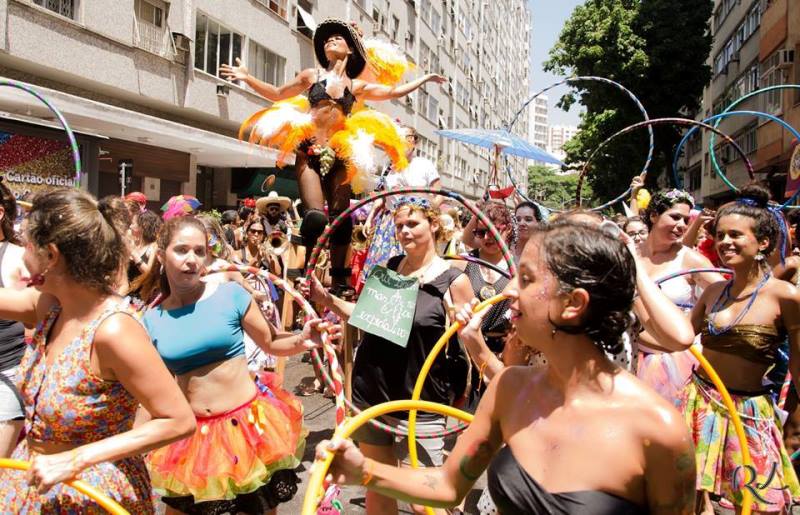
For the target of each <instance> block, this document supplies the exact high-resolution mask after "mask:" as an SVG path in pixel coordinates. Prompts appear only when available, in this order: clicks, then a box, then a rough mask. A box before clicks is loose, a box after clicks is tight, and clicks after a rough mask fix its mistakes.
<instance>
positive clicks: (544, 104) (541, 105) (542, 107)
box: [528, 95, 550, 150]
mask: <svg viewBox="0 0 800 515" xmlns="http://www.w3.org/2000/svg"><path fill="white" fill-rule="evenodd" d="M549 110H550V107H549V104H548V98H547V95H539V96H538V97H536V98H535V99H534V100H533V103H532V104H531V105H530V106H529V107H528V140H529V141H531V142H532V143H533V144H534V145H536V146H537V147H539V148H541V149H543V150H547V146H548V144H549V141H548V135H547V129H548V126H549V124H550V115H549Z"/></svg>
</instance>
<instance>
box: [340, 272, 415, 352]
mask: <svg viewBox="0 0 800 515" xmlns="http://www.w3.org/2000/svg"><path fill="white" fill-rule="evenodd" d="M417 293H419V281H417V279H416V278H413V277H405V276H403V275H400V274H398V273H397V272H395V271H393V270H389V269H388V268H386V267H383V266H376V267H374V268H373V269H372V272H370V274H369V278H368V279H367V282H366V284H364V289H363V290H362V291H361V296H360V297H359V298H358V302H357V303H356V306H355V308H354V309H353V314H352V315H351V316H350V325H352V326H353V327H357V328H359V329H361V330H362V331H366V332H368V333H370V334H374V335H375V336H380V337H381V338H384V339H386V340H389V341H390V342H392V343H394V344H396V345H399V346H401V347H405V346H406V345H408V337H409V335H410V334H411V325H412V324H413V323H414V311H416V307H417Z"/></svg>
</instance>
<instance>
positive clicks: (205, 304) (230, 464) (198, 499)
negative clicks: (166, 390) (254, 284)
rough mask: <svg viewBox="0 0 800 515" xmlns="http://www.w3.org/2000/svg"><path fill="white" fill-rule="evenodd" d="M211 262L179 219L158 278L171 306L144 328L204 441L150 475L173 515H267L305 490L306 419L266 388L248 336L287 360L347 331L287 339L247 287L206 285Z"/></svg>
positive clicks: (162, 457) (163, 458)
mask: <svg viewBox="0 0 800 515" xmlns="http://www.w3.org/2000/svg"><path fill="white" fill-rule="evenodd" d="M207 252H208V237H207V234H206V230H205V227H204V226H203V224H202V223H201V222H200V221H199V220H197V219H195V218H194V217H191V216H185V217H179V218H173V219H170V220H169V221H168V222H167V223H166V224H165V225H164V228H163V230H162V232H161V234H160V235H159V240H158V252H157V254H156V255H157V258H158V261H159V263H160V268H161V270H156V267H153V272H152V273H153V274H159V275H160V282H161V293H162V295H164V301H163V302H162V303H161V304H160V305H159V306H157V307H154V308H151V309H149V310H148V311H147V312H146V313H145V315H144V324H145V327H147V330H148V332H149V333H150V337H151V338H152V340H153V343H154V345H155V346H156V349H157V350H158V353H159V354H160V355H161V357H162V359H163V360H164V362H165V363H166V364H167V367H168V368H169V369H170V370H171V371H172V373H174V374H175V376H176V378H177V381H178V385H179V386H180V387H181V389H182V391H183V393H184V394H185V395H186V398H187V399H188V401H189V405H190V406H191V407H192V410H193V411H194V413H195V417H196V419H197V431H196V432H195V434H194V435H193V436H192V437H190V438H187V439H185V440H181V441H179V442H176V443H174V444H172V445H169V446H167V447H162V448H161V449H158V450H157V451H155V452H153V453H152V454H151V455H150V457H149V460H148V467H149V470H150V476H151V478H152V480H153V486H154V488H155V489H156V491H158V492H159V493H160V494H162V495H163V500H164V502H165V503H166V504H167V505H168V506H170V507H171V509H174V510H179V511H180V512H184V513H199V514H203V513H223V512H230V513H252V514H256V513H258V514H260V513H265V512H267V511H268V510H273V509H274V508H275V507H276V506H277V505H278V504H279V503H281V502H285V501H288V500H289V499H291V498H292V496H293V495H294V493H295V492H296V490H297V486H296V483H297V481H298V480H297V476H296V475H295V473H294V471H293V469H294V468H295V467H296V466H297V465H298V464H299V463H300V458H301V457H302V451H303V447H304V444H305V436H304V431H303V427H302V424H303V413H302V405H301V404H300V403H299V402H298V401H297V400H296V399H295V398H293V397H292V396H291V395H290V394H288V393H287V392H285V391H283V390H282V389H280V388H279V387H277V386H276V385H273V384H267V385H262V386H264V387H263V388H257V386H256V384H255V383H254V382H253V380H252V379H251V377H250V374H249V372H248V369H247V361H246V358H245V355H244V333H247V334H248V335H249V336H250V337H251V338H253V340H254V341H256V342H257V343H258V344H259V345H260V346H261V347H262V348H263V349H264V350H265V351H266V352H269V353H271V354H275V355H279V356H288V355H292V354H296V353H298V352H302V351H305V350H308V349H310V348H313V347H315V346H317V345H318V344H319V343H320V336H321V332H322V331H328V332H329V333H331V334H332V335H333V336H337V335H338V330H339V327H338V326H335V327H329V326H328V324H326V323H323V322H321V321H320V320H312V321H309V322H306V324H305V326H304V328H303V331H302V333H300V334H298V335H294V334H291V333H286V332H282V331H278V330H277V329H276V328H275V327H273V326H272V325H271V324H269V323H268V322H267V321H266V320H265V319H264V317H263V315H262V314H261V311H260V310H259V308H258V306H257V305H256V303H255V301H253V300H252V299H251V297H250V295H249V294H248V293H247V291H245V289H244V288H242V287H241V286H240V285H238V284H236V283H234V282H227V283H221V284H220V283H217V282H213V283H207V282H205V281H201V276H202V274H203V272H204V263H205V261H206V257H207ZM333 333H337V334H333ZM173 513H174V511H173Z"/></svg>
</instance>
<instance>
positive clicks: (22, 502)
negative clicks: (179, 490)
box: [0, 302, 155, 515]
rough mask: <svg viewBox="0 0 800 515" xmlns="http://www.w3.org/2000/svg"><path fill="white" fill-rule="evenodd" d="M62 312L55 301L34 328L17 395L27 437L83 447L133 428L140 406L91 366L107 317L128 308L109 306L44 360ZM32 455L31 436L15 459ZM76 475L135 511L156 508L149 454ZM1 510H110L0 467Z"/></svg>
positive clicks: (76, 495) (84, 511) (98, 465)
mask: <svg viewBox="0 0 800 515" xmlns="http://www.w3.org/2000/svg"><path fill="white" fill-rule="evenodd" d="M60 312H61V308H60V306H54V307H53V308H52V309H51V310H50V312H49V313H48V314H47V316H46V317H45V319H44V320H43V321H42V322H40V323H39V325H38V326H37V327H36V331H35V333H34V336H33V342H32V343H31V344H30V345H29V346H28V349H27V350H26V352H25V357H24V358H23V359H22V363H21V364H20V378H21V383H20V392H21V394H22V397H23V399H24V401H25V429H26V432H27V436H28V438H29V439H31V440H34V441H41V442H48V443H54V442H55V443H64V444H70V445H75V446H79V445H83V444H87V443H91V442H95V441H98V440H102V439H104V438H109V437H111V436H114V435H116V434H119V433H124V432H125V431H129V430H130V429H131V427H132V426H133V419H134V416H135V414H136V409H137V408H138V407H139V403H138V402H137V401H136V399H135V398H134V397H133V395H131V394H130V393H129V392H128V391H127V390H125V388H124V387H123V386H122V384H121V383H118V382H115V381H105V380H103V379H102V378H100V377H97V376H96V375H95V374H94V372H93V371H92V369H91V365H90V355H91V350H92V340H93V339H94V333H95V331H96V330H97V328H98V327H99V326H100V324H101V323H102V322H103V321H104V320H105V319H106V318H108V317H109V316H111V315H113V314H115V313H119V312H124V313H128V314H130V315H131V316H134V314H133V312H132V310H131V309H130V306H129V305H128V304H127V303H126V302H123V303H121V304H118V305H116V306H113V307H111V308H109V309H107V310H105V311H104V312H103V313H102V314H101V315H100V316H99V317H97V318H96V319H95V320H94V321H93V322H91V323H90V324H88V325H87V326H86V328H85V329H84V330H83V333H82V334H81V336H80V337H79V338H76V339H75V340H73V341H72V342H71V343H70V344H69V345H68V346H67V347H66V348H64V349H63V351H62V352H61V353H60V354H59V355H58V356H57V357H56V359H55V361H54V362H53V364H52V365H50V366H48V365H47V364H46V357H45V346H46V343H47V336H48V333H49V331H50V328H51V327H52V326H53V324H54V323H55V321H56V319H57V318H58V315H59V313H60ZM12 457H13V458H15V459H20V460H26V461H28V460H30V459H31V453H30V451H29V450H28V445H27V440H24V441H22V443H20V444H19V445H18V446H17V448H16V450H14V454H13V456H12ZM77 479H80V480H82V481H85V482H86V483H88V484H90V485H91V486H94V487H95V488H97V489H98V490H99V491H100V492H102V493H104V494H106V495H107V496H109V497H111V498H112V499H114V500H115V501H117V502H118V503H119V504H121V505H122V506H123V507H124V508H125V509H126V510H128V511H129V512H131V513H136V514H148V513H155V511H154V507H153V506H154V503H153V501H154V499H153V496H152V490H151V488H150V479H149V477H148V475H147V469H146V467H145V463H144V458H143V457H142V456H132V457H129V458H124V459H121V460H117V461H115V462H104V463H100V464H97V465H94V466H92V467H89V468H87V469H85V470H83V471H81V473H80V474H78V476H77ZM0 513H45V514H97V515H100V514H105V513H106V512H105V510H104V509H103V508H101V507H100V506H99V505H98V504H96V503H95V502H94V501H92V500H90V499H89V498H87V497H86V496H84V495H83V494H80V493H78V492H76V491H75V490H73V489H72V488H69V487H67V486H64V485H63V484H59V485H56V486H54V487H53V488H52V489H50V491H48V492H47V493H46V494H44V495H39V494H38V493H37V492H36V490H34V489H30V488H28V474H27V472H21V471H14V470H9V469H0Z"/></svg>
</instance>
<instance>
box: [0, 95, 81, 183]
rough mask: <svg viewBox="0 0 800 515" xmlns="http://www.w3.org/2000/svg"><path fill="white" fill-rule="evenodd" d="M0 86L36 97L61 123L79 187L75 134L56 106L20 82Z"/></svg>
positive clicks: (79, 174) (78, 155)
mask: <svg viewBox="0 0 800 515" xmlns="http://www.w3.org/2000/svg"><path fill="white" fill-rule="evenodd" d="M0 86H8V87H10V88H17V89H19V90H22V91H24V92H26V93H29V94H31V95H33V96H34V97H36V98H37V99H38V100H39V101H40V102H41V103H43V104H44V105H45V106H47V108H48V109H50V111H51V112H52V113H53V114H54V115H55V117H56V118H58V121H59V123H61V127H63V128H64V132H66V133H67V139H69V145H70V147H72V160H73V161H74V162H75V184H74V186H75V187H79V186H80V184H81V170H82V166H81V153H80V150H79V149H78V141H77V140H76V139H75V134H74V133H73V132H72V128H70V126H69V124H68V123H67V120H66V118H64V115H62V114H61V111H59V110H58V109H56V106H54V105H53V104H51V103H50V102H49V101H48V100H47V99H46V98H44V97H43V96H42V95H41V93H39V92H38V91H36V90H35V89H33V88H32V87H30V86H28V85H27V84H23V83H22V82H17V81H15V80H10V79H0Z"/></svg>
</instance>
